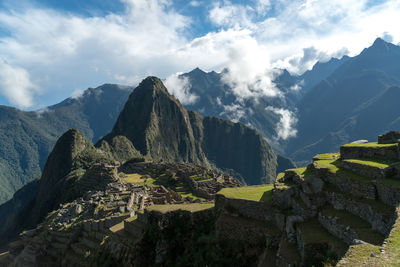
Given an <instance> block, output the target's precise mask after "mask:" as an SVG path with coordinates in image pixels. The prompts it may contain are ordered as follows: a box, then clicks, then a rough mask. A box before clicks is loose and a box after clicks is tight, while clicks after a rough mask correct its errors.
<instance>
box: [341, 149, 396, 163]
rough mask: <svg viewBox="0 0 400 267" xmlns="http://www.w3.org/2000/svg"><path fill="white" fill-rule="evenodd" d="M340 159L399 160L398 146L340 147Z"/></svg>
mask: <svg viewBox="0 0 400 267" xmlns="http://www.w3.org/2000/svg"><path fill="white" fill-rule="evenodd" d="M340 157H341V158H342V159H362V158H372V159H383V160H386V159H387V160H392V159H399V148H398V146H388V147H367V146H341V147H340Z"/></svg>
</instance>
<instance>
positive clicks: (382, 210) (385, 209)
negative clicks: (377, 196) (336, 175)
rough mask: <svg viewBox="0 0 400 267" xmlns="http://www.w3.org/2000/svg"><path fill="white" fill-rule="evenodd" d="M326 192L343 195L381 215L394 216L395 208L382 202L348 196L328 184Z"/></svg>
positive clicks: (325, 188)
mask: <svg viewBox="0 0 400 267" xmlns="http://www.w3.org/2000/svg"><path fill="white" fill-rule="evenodd" d="M324 190H325V191H329V192H334V193H336V194H341V195H343V196H344V197H345V198H347V199H349V200H352V201H355V202H360V203H363V204H366V205H369V206H370V207H371V208H372V209H373V210H374V211H376V212H378V213H379V214H382V215H386V216H393V213H394V208H393V207H392V206H389V205H386V204H385V203H383V202H382V201H380V200H372V199H366V198H363V197H359V196H355V195H352V194H346V193H343V192H342V191H340V190H339V189H338V188H337V187H336V186H334V185H332V184H328V183H326V184H325V185H324Z"/></svg>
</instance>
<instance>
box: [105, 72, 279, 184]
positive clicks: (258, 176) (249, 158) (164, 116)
mask: <svg viewBox="0 0 400 267" xmlns="http://www.w3.org/2000/svg"><path fill="white" fill-rule="evenodd" d="M117 136H124V137H126V138H127V139H128V140H129V141H130V142H131V143H132V144H133V147H134V149H137V150H138V151H139V152H140V153H141V154H142V155H143V156H145V157H147V158H149V159H153V160H155V161H160V160H162V161H167V162H189V163H195V164H200V165H203V166H205V167H208V168H209V167H213V168H216V169H220V170H223V171H226V172H228V173H230V174H232V175H234V176H236V178H238V179H241V181H242V182H245V183H247V184H261V183H272V182H273V180H274V177H275V174H276V166H277V157H276V154H275V153H274V151H273V150H272V148H271V147H270V145H269V144H268V143H267V142H266V141H265V139H264V138H263V137H262V136H261V135H260V134H259V133H258V132H257V131H255V130H253V129H250V128H248V127H246V126H245V125H243V124H240V123H232V122H229V121H225V120H222V119H218V118H214V117H203V116H200V115H199V114H198V113H196V112H193V111H187V110H186V109H185V108H184V107H183V106H182V105H181V103H180V102H179V101H178V100H177V99H175V98H174V97H173V96H172V95H170V94H169V93H168V91H167V89H166V88H165V86H164V85H163V83H162V82H161V80H160V79H158V78H156V77H148V78H146V79H145V80H143V81H142V82H141V83H140V85H139V86H138V87H137V88H136V89H135V90H134V92H133V93H132V94H131V96H130V97H129V100H128V101H127V103H126V104H125V107H124V109H123V110H122V112H121V114H120V116H119V118H118V120H117V122H116V124H115V126H114V128H113V130H112V131H111V133H110V134H108V135H107V136H106V137H104V138H103V140H101V141H100V142H99V143H98V144H97V147H102V148H107V149H106V150H107V151H111V154H113V156H114V158H118V159H123V158H126V156H125V155H121V153H119V152H118V151H119V150H120V149H117V148H115V147H116V146H115V144H113V143H116V141H113V140H114V139H115V138H116V137H117ZM119 143H121V142H119ZM126 143H127V142H126V141H124V144H125V147H127V146H129V145H128V144H126ZM125 154H127V153H125ZM128 154H129V153H128ZM131 154H133V153H131Z"/></svg>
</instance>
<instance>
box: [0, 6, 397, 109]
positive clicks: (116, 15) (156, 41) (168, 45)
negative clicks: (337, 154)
mask: <svg viewBox="0 0 400 267" xmlns="http://www.w3.org/2000/svg"><path fill="white" fill-rule="evenodd" d="M398 25H400V1H398V0H378V1H372V0H318V1H316V0H275V1H274V0H249V1H233V0H231V1H228V0H222V1H218V0H217V1H215V0H214V1H208V0H207V1H206V0H205V1H201V0H193V1H183V0H175V1H173V0H120V1H118V0H86V1H82V0H57V1H56V0H18V1H15V0H0V104H1V105H10V106H14V107H17V108H20V109H23V110H34V109H40V108H43V107H45V106H48V105H51V104H55V103H57V102H60V101H62V100H63V99H65V98H67V97H70V96H77V95H79V94H80V92H82V91H83V90H85V89H87V88H88V87H97V86H99V85H101V84H104V83H118V84H123V85H136V84H138V83H139V82H140V81H141V80H142V79H143V78H145V77H146V76H148V75H154V76H158V77H160V78H166V79H167V84H169V85H170V86H175V87H176V88H173V89H171V90H175V92H174V93H175V94H176V95H178V96H179V98H180V100H181V101H182V102H190V101H196V97H193V96H191V95H190V85H188V84H187V81H182V80H179V79H178V78H177V74H178V73H182V72H188V71H190V70H192V69H194V68H196V67H199V68H201V69H203V70H205V71H212V70H215V71H221V70H222V69H228V70H229V72H228V74H227V75H226V77H225V78H224V81H225V82H226V83H227V84H229V85H231V87H232V90H233V93H234V94H235V95H236V96H237V97H238V98H239V99H246V98H257V97H259V96H268V97H278V96H279V95H280V92H279V90H278V89H277V88H276V87H275V86H274V83H273V78H274V77H275V76H276V75H277V71H276V70H277V69H282V68H286V69H288V70H289V71H290V72H291V73H293V74H301V73H303V72H304V71H306V70H307V69H310V68H311V67H312V66H313V64H315V63H316V62H317V61H322V62H323V61H327V60H329V59H330V58H331V57H341V56H343V55H345V54H347V55H350V56H352V55H356V54H358V53H359V52H360V51H361V50H362V49H363V48H365V47H368V46H370V45H371V44H372V43H373V41H374V40H375V39H376V38H377V37H383V38H384V39H385V40H387V41H390V42H392V43H395V44H397V43H399V42H400V28H399V27H398ZM281 113H282V112H281Z"/></svg>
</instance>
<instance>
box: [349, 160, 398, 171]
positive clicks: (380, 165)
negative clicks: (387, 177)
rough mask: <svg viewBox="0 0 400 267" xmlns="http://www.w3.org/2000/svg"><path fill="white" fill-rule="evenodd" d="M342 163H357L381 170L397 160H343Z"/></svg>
mask: <svg viewBox="0 0 400 267" xmlns="http://www.w3.org/2000/svg"><path fill="white" fill-rule="evenodd" d="M343 161H346V162H353V163H358V164H362V165H367V166H371V167H377V168H382V169H384V168H387V167H389V166H390V165H392V164H393V163H395V162H398V161H397V160H378V159H345V160H343Z"/></svg>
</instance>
